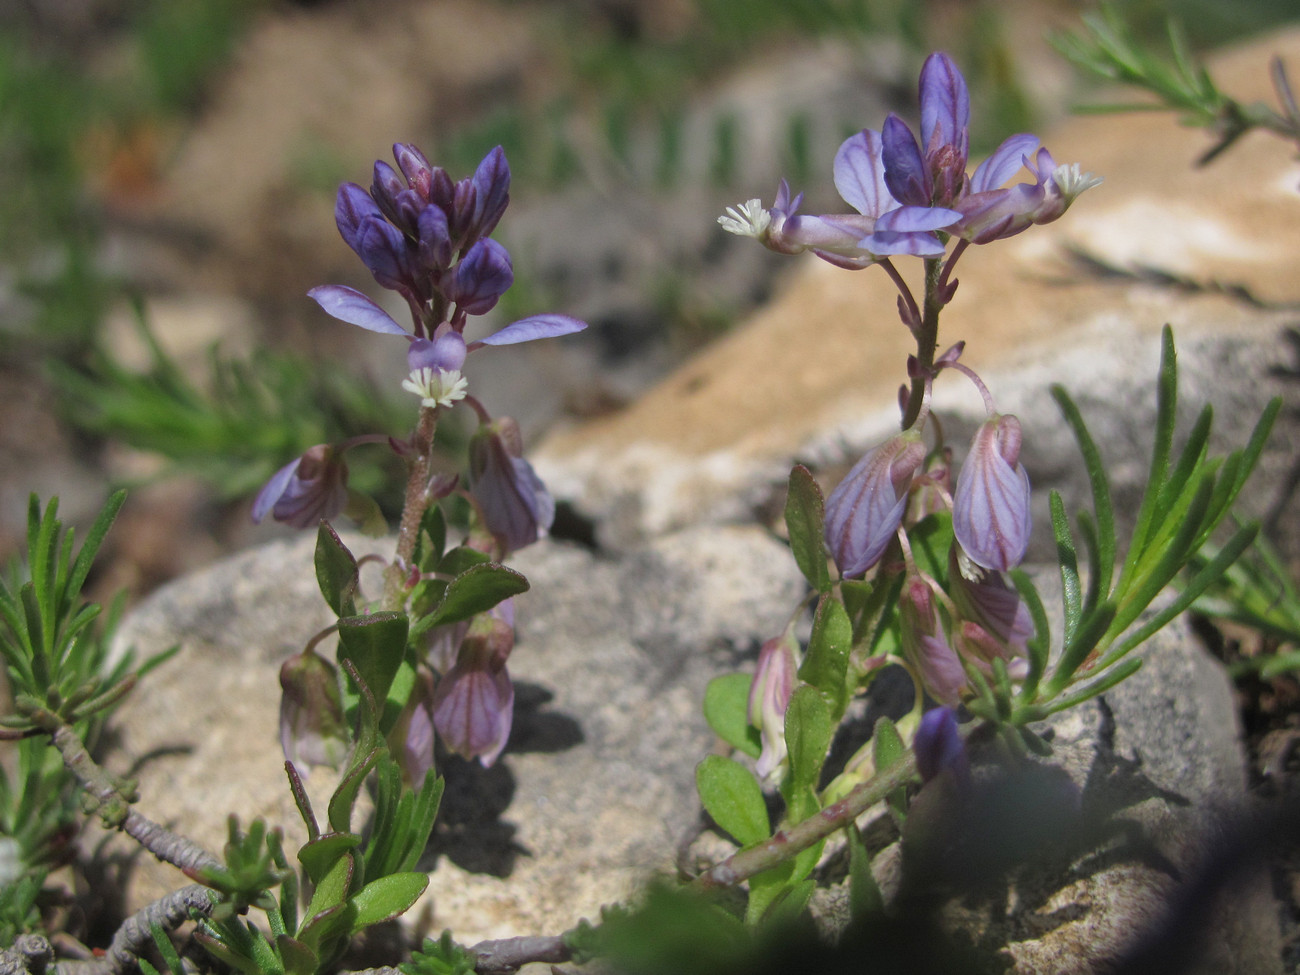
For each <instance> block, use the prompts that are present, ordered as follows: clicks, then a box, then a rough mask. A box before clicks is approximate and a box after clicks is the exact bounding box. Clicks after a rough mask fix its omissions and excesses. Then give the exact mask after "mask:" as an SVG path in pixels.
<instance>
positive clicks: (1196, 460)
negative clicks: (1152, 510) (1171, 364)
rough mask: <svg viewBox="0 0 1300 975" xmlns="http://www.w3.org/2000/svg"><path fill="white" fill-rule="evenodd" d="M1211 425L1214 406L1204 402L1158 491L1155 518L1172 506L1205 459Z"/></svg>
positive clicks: (1161, 515) (1158, 517)
mask: <svg viewBox="0 0 1300 975" xmlns="http://www.w3.org/2000/svg"><path fill="white" fill-rule="evenodd" d="M1213 425H1214V407H1212V406H1211V405H1210V404H1209V403H1206V404H1205V406H1203V407H1201V412H1200V413H1199V414H1197V417H1196V422H1195V423H1194V424H1193V425H1192V430H1191V432H1190V433H1189V434H1188V435H1187V442H1186V443H1184V444H1183V449H1182V451H1181V452H1180V453H1179V454H1178V461H1177V463H1175V464H1174V469H1173V471H1172V472H1171V473H1170V474H1169V479H1168V480H1167V481H1166V482H1165V486H1164V490H1162V491H1161V492H1160V499H1159V502H1158V503H1157V505H1156V514H1155V517H1156V518H1157V519H1160V518H1161V517H1163V512H1165V511H1168V510H1169V509H1171V508H1173V507H1174V504H1175V501H1176V499H1178V498H1179V497H1180V496H1181V495H1182V494H1183V492H1184V491H1185V490H1186V489H1187V486H1188V484H1189V482H1190V481H1191V480H1192V476H1193V475H1194V474H1195V473H1196V471H1197V469H1198V468H1200V466H1201V465H1202V463H1203V462H1204V461H1205V452H1206V449H1207V447H1208V444H1209V440H1210V428H1211V427H1212V426H1213Z"/></svg>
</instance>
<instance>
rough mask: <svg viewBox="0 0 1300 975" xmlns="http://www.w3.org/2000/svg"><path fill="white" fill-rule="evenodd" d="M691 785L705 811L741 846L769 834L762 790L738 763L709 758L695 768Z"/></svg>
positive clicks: (720, 758) (769, 825) (747, 770)
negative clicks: (697, 792)
mask: <svg viewBox="0 0 1300 975" xmlns="http://www.w3.org/2000/svg"><path fill="white" fill-rule="evenodd" d="M695 786H696V788H697V789H699V792H700V801H701V802H702V803H703V804H704V809H705V811H706V812H708V814H709V815H710V816H712V817H713V821H714V822H715V823H717V824H718V825H719V826H721V827H722V828H723V829H725V830H726V831H727V832H728V833H730V834H731V835H732V836H734V837H735V838H736V840H737V841H738V842H739V843H740V845H741V846H751V845H753V844H754V843H761V842H762V841H763V840H765V839H767V838H768V837H769V836H770V835H771V833H772V827H771V823H770V821H769V820H768V816H767V803H766V802H764V800H763V789H762V787H761V786H760V785H759V784H758V780H757V779H756V778H754V775H753V773H752V772H750V771H749V769H747V768H745V766H743V765H741V764H740V763H739V762H734V761H732V760H731V759H729V758H723V757H722V756H721V755H709V756H708V757H706V758H705V759H704V761H702V762H700V764H699V765H697V766H696V767H695Z"/></svg>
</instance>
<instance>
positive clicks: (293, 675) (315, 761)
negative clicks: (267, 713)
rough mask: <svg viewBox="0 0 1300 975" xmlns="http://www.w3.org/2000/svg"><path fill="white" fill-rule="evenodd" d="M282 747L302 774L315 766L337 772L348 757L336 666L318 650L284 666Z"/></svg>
mask: <svg viewBox="0 0 1300 975" xmlns="http://www.w3.org/2000/svg"><path fill="white" fill-rule="evenodd" d="M280 688H281V691H282V693H281V695H280V747H281V748H283V749H284V757H285V759H286V760H288V761H290V762H292V763H293V764H294V766H295V767H296V768H297V769H298V771H299V774H305V773H306V772H307V770H308V769H309V768H310V767H311V766H313V765H329V766H332V767H335V768H337V767H338V766H339V764H340V763H341V762H342V761H343V759H344V758H345V757H346V756H347V750H348V735H347V730H346V728H345V726H344V723H343V705H342V701H341V698H340V695H339V685H338V676H337V674H336V672H335V669H334V665H333V664H331V663H330V662H329V661H328V660H326V659H325V658H323V657H321V656H320V655H318V654H317V653H316V652H315V651H314V650H310V649H308V650H304V651H303V652H302V653H296V654H294V655H293V656H292V657H290V658H289V659H288V660H286V661H285V662H284V663H283V664H282V665H281V666H280Z"/></svg>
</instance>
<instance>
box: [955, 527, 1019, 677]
mask: <svg viewBox="0 0 1300 975" xmlns="http://www.w3.org/2000/svg"><path fill="white" fill-rule="evenodd" d="M948 595H949V596H950V597H951V598H952V602H953V606H954V607H955V608H956V610H957V615H958V616H959V617H960V618H961V619H962V621H963V622H962V627H961V632H962V635H961V636H959V638H958V649H959V650H963V649H969V650H970V651H971V652H972V653H973V655H974V656H976V657H978V658H980V659H983V660H986V661H988V660H992V657H991V656H990V655H989V652H990V650H991V651H992V652H993V653H994V654H995V655H996V656H999V657H1002V658H1003V659H1010V658H1012V657H1025V656H1027V654H1028V652H1029V651H1028V649H1027V648H1026V644H1027V643H1028V642H1029V640H1030V639H1031V638H1032V637H1033V635H1034V624H1033V620H1032V619H1031V618H1030V616H1029V609H1028V607H1026V606H1025V602H1024V600H1023V599H1021V598H1020V593H1019V592H1018V591H1017V590H1016V587H1015V586H1013V585H1010V584H1008V582H1007V579H1006V576H1005V575H1003V574H1002V573H1001V572H996V571H994V570H992V569H985V568H982V567H981V566H978V565H976V564H975V563H974V562H972V561H970V559H969V558H966V557H964V556H963V554H962V551H961V547H960V546H958V545H953V546H952V548H951V549H949V551H948ZM972 628H973V629H972ZM963 643H969V644H970V645H969V646H963Z"/></svg>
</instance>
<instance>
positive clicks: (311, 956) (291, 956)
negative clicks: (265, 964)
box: [275, 934, 320, 975]
mask: <svg viewBox="0 0 1300 975" xmlns="http://www.w3.org/2000/svg"><path fill="white" fill-rule="evenodd" d="M275 947H276V950H277V951H279V953H280V958H281V959H283V961H284V969H285V972H286V975H316V968H317V966H318V965H319V964H320V959H319V958H318V957H317V955H316V952H314V951H312V950H311V949H310V948H308V947H307V946H306V945H305V944H303V943H302V942H301V941H298V940H297V939H296V938H291V937H289V936H288V935H287V934H282V935H279V936H278V937H277V938H276V939H275Z"/></svg>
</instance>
